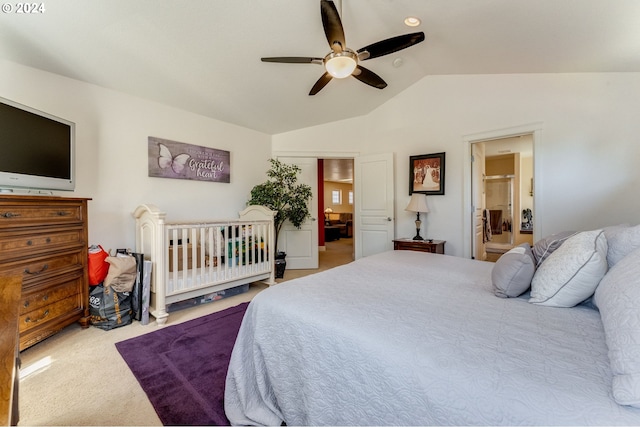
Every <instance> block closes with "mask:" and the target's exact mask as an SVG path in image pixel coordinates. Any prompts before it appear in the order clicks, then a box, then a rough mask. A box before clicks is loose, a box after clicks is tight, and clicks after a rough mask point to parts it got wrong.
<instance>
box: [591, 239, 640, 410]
mask: <svg viewBox="0 0 640 427" xmlns="http://www.w3.org/2000/svg"><path fill="white" fill-rule="evenodd" d="M593 299H594V303H595V304H596V306H597V307H598V309H599V310H600V317H601V318H602V325H603V326H604V334H605V339H606V342H607V347H609V361H610V363H611V371H612V373H613V382H612V389H613V398H614V399H615V401H616V402H617V403H619V404H620V405H631V406H635V407H637V408H640V249H636V250H635V251H633V252H631V253H630V254H629V255H627V256H626V257H624V258H623V259H622V260H620V261H619V262H618V263H616V265H615V266H614V267H613V268H612V269H611V270H610V271H609V272H608V273H607V274H606V275H605V276H604V278H603V279H602V281H601V282H600V285H598V288H597V289H596V292H595V295H594V297H593Z"/></svg>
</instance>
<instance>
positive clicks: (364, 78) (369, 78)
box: [352, 65, 387, 89]
mask: <svg viewBox="0 0 640 427" xmlns="http://www.w3.org/2000/svg"><path fill="white" fill-rule="evenodd" d="M352 76H353V77H355V78H356V79H358V80H360V81H361V82H362V83H366V84H368V85H369V86H373V87H375V88H377V89H384V88H385V87H387V83H386V82H385V81H384V80H382V78H380V76H379V75H377V74H376V73H374V72H373V71H371V70H368V69H366V68H364V67H362V66H360V65H358V66H357V67H356V71H355V72H354V73H353V74H352Z"/></svg>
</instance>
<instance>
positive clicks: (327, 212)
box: [324, 208, 333, 214]
mask: <svg viewBox="0 0 640 427" xmlns="http://www.w3.org/2000/svg"><path fill="white" fill-rule="evenodd" d="M324 213H326V214H330V213H333V209H331V208H327V209H325V210H324Z"/></svg>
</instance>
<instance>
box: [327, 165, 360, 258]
mask: <svg viewBox="0 0 640 427" xmlns="http://www.w3.org/2000/svg"><path fill="white" fill-rule="evenodd" d="M318 163H319V165H318V166H319V167H318V169H319V170H320V169H322V181H323V182H322V186H319V188H320V187H322V188H323V191H322V193H323V194H322V196H321V197H322V199H321V201H322V206H323V214H324V223H323V224H324V225H323V227H324V245H321V247H323V248H321V251H320V254H319V255H320V262H321V263H322V262H323V260H324V261H326V262H328V263H329V264H331V265H334V266H336V265H341V264H346V263H348V262H351V261H353V259H354V244H353V240H354V231H355V230H354V220H353V216H354V203H355V196H354V187H353V178H354V160H353V159H352V158H341V159H340V158H326V159H319V160H318ZM322 249H324V250H322Z"/></svg>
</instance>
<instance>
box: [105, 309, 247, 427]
mask: <svg viewBox="0 0 640 427" xmlns="http://www.w3.org/2000/svg"><path fill="white" fill-rule="evenodd" d="M248 305H249V303H243V304H240V305H238V306H236V307H232V308H228V309H226V310H223V311H220V312H217V313H212V314H209V315H207V316H203V317H199V318H197V319H194V320H190V321H188V322H184V323H181V324H178V325H175V326H168V327H165V328H162V329H159V330H157V331H155V332H150V333H148V334H145V335H141V336H139V337H136V338H131V339H129V340H126V341H121V342H119V343H117V344H116V348H117V349H118V351H119V352H120V354H121V355H122V357H123V358H124V360H125V361H126V362H127V364H128V365H129V368H130V369H131V371H132V372H133V375H135V377H136V378H137V380H138V382H139V383H140V385H141V386H142V388H143V389H144V391H145V393H146V394H147V397H149V400H150V401H151V404H152V405H153V407H154V409H155V410H156V413H157V414H158V417H160V420H161V421H162V424H164V425H229V420H227V417H226V415H225V414H224V386H225V379H226V376H227V369H228V367H229V359H230V358H231V350H232V349H233V345H234V344H235V341H236V337H237V335H238V330H239V329H240V323H241V322H242V317H243V316H244V313H245V311H246V309H247V306H248Z"/></svg>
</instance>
